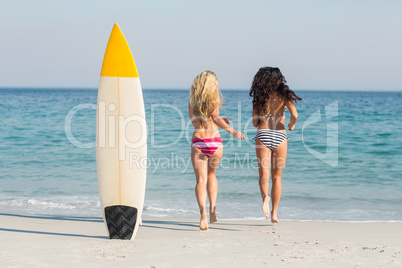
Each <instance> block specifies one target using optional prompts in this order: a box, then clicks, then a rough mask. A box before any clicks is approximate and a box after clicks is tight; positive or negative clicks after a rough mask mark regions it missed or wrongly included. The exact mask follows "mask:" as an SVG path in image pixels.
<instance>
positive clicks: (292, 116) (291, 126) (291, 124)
mask: <svg viewBox="0 0 402 268" xmlns="http://www.w3.org/2000/svg"><path fill="white" fill-rule="evenodd" d="M286 107H287V108H288V110H289V112H290V122H289V124H288V127H289V130H290V131H292V130H294V129H295V124H296V122H297V118H298V117H299V116H298V114H297V110H296V106H295V104H294V103H293V101H288V102H287V104H286Z"/></svg>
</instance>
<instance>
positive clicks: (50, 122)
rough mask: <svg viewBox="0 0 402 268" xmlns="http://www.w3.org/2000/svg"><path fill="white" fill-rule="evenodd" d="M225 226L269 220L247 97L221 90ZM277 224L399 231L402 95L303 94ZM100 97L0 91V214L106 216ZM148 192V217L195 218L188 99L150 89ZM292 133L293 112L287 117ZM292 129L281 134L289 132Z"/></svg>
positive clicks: (81, 92) (220, 203)
mask: <svg viewBox="0 0 402 268" xmlns="http://www.w3.org/2000/svg"><path fill="white" fill-rule="evenodd" d="M222 93H223V95H224V105H223V106H222V109H221V110H220V114H221V116H222V117H230V118H231V119H232V126H233V127H234V128H235V129H237V130H241V131H242V132H243V133H244V134H246V139H245V140H242V141H237V140H235V139H234V138H233V137H232V136H231V135H229V134H228V133H226V132H225V131H221V136H222V139H223V141H224V155H223V159H222V161H221V164H220V166H219V168H218V170H217V178H218V182H219V193H218V199H217V214H218V217H219V218H221V219H263V218H264V215H263V213H262V211H261V205H262V202H261V197H260V192H259V186H258V170H257V163H256V157H255V149H254V141H253V138H254V136H255V132H256V130H255V128H254V127H253V126H252V122H251V98H250V97H249V96H248V91H247V90H222ZM296 93H297V94H298V95H299V96H300V97H302V98H303V100H302V101H300V102H299V104H298V105H297V109H298V112H299V120H298V122H297V124H296V129H295V130H294V131H292V132H290V131H288V135H289V137H290V142H289V145H288V158H287V163H286V167H285V169H284V171H283V174H282V188H283V189H282V197H281V201H280V204H279V210H278V218H279V219H280V220H313V221H359V222H361V221H402V209H401V208H402V122H401V121H400V120H399V117H400V115H401V114H402V105H401V103H402V93H401V92H352V91H351V92H346V91H296ZM96 99H97V90H96V89H18V88H12V89H5V88H3V89H0V113H1V119H0V120H1V121H0V122H1V123H0V129H1V131H0V214H16V215H50V216H55V215H68V216H76V217H101V215H102V213H101V211H100V204H99V198H98V186H97V174H96V157H95V147H94V141H95V123H96V122H95V117H96ZM144 101H145V108H146V114H147V127H148V129H147V131H148V161H147V162H146V165H147V167H148V169H147V170H148V171H147V187H146V196H145V205H144V215H143V218H147V217H178V218H195V219H198V218H199V212H198V207H197V203H196V198H195V194H194V187H195V176H194V173H193V169H192V166H191V162H190V142H191V141H190V139H191V135H192V131H193V127H192V125H191V123H190V121H189V119H188V112H187V105H188V91H186V90H146V89H145V90H144ZM286 117H287V119H286V120H287V123H288V120H289V117H290V116H289V113H288V112H286ZM287 123H286V124H287Z"/></svg>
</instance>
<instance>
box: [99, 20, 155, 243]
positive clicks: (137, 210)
mask: <svg viewBox="0 0 402 268" xmlns="http://www.w3.org/2000/svg"><path fill="white" fill-rule="evenodd" d="M146 157H147V133H146V121H145V109H144V100H143V96H142V89H141V84H140V80H139V77H138V72H137V67H136V65H135V62H134V58H133V56H132V54H131V51H130V47H129V46H128V44H127V41H126V39H125V37H124V35H123V33H122V32H121V30H120V28H119V26H118V25H117V24H115V25H114V27H113V30H112V33H111V34H110V38H109V42H108V45H107V47H106V52H105V56H104V58H103V65H102V70H101V76H100V81H99V89H98V106H97V113H96V164H97V172H98V187H99V197H100V203H101V208H102V212H103V218H104V221H105V225H106V230H107V232H108V235H109V238H110V239H134V238H135V235H136V233H137V230H138V225H139V222H140V220H141V215H142V209H143V205H144V197H145V182H146V165H147V162H146Z"/></svg>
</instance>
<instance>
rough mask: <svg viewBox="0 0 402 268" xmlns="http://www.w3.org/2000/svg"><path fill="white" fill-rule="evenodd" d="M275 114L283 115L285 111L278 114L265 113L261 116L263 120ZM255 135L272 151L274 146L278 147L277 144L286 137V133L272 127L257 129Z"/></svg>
mask: <svg viewBox="0 0 402 268" xmlns="http://www.w3.org/2000/svg"><path fill="white" fill-rule="evenodd" d="M275 115H282V116H285V112H283V113H279V114H269V113H267V114H265V115H263V116H261V117H262V119H263V120H268V119H270V118H272V116H275ZM255 137H256V138H258V139H259V140H260V141H261V142H262V143H263V144H264V145H265V146H266V147H267V148H268V149H270V150H271V152H272V151H273V150H274V149H275V148H276V147H278V145H279V144H281V143H282V142H283V141H284V140H285V139H287V138H288V135H286V133H284V132H282V131H278V130H274V129H259V130H257V135H256V136H255Z"/></svg>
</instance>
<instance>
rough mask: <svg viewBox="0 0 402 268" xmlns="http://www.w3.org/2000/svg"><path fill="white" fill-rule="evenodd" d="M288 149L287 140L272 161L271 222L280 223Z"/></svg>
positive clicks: (279, 147)
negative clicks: (282, 179) (278, 213)
mask: <svg viewBox="0 0 402 268" xmlns="http://www.w3.org/2000/svg"><path fill="white" fill-rule="evenodd" d="M287 149H288V141H287V140H286V139H285V140H284V141H283V142H282V143H281V144H279V145H278V147H276V148H275V149H274V152H273V154H272V160H271V177H272V189H271V199H272V212H271V222H272V223H278V222H279V221H278V217H277V212H278V205H279V200H280V199H281V193H282V182H281V177H282V170H283V168H284V167H285V164H286V157H287Z"/></svg>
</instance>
